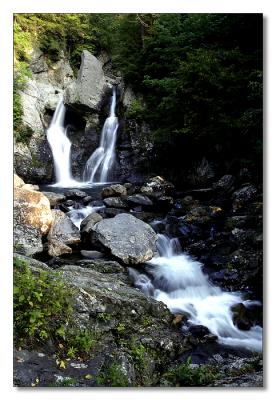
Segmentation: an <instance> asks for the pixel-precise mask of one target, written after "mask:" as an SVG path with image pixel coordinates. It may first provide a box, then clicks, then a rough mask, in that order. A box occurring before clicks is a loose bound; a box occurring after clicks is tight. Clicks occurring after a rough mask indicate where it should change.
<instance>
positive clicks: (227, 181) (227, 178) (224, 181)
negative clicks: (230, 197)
mask: <svg viewBox="0 0 276 400" xmlns="http://www.w3.org/2000/svg"><path fill="white" fill-rule="evenodd" d="M235 180H236V179H235V178H234V176H232V175H223V177H222V178H220V180H219V181H217V182H215V183H214V184H213V188H214V189H215V190H216V191H217V192H219V193H221V194H226V193H231V192H232V191H233V190H234V184H235Z"/></svg>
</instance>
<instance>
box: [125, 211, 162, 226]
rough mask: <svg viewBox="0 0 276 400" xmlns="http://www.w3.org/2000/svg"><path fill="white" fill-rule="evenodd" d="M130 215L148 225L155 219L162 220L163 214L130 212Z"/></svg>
mask: <svg viewBox="0 0 276 400" xmlns="http://www.w3.org/2000/svg"><path fill="white" fill-rule="evenodd" d="M131 215H134V217H136V218H138V219H141V220H142V221H144V222H148V223H149V222H152V221H154V220H155V219H156V218H162V216H163V214H160V213H158V212H152V211H131Z"/></svg>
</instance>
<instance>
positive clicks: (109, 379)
mask: <svg viewBox="0 0 276 400" xmlns="http://www.w3.org/2000/svg"><path fill="white" fill-rule="evenodd" d="M96 381H97V384H98V385H99V386H111V387H126V386H128V379H127V376H126V375H125V374H124V373H123V372H122V367H121V366H120V365H119V364H116V363H112V364H111V365H110V367H109V368H108V369H107V370H106V371H104V372H100V374H99V375H98V376H97V379H96Z"/></svg>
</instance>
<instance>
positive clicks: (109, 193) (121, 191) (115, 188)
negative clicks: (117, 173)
mask: <svg viewBox="0 0 276 400" xmlns="http://www.w3.org/2000/svg"><path fill="white" fill-rule="evenodd" d="M126 194H127V189H126V187H125V186H124V185H120V184H116V185H111V186H107V187H105V188H104V189H103V190H102V198H103V199H105V198H106V197H117V196H126Z"/></svg>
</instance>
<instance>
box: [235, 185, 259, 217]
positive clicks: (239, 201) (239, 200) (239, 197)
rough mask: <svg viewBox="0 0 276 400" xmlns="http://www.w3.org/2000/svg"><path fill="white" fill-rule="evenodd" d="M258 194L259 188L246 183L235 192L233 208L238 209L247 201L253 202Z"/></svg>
mask: <svg viewBox="0 0 276 400" xmlns="http://www.w3.org/2000/svg"><path fill="white" fill-rule="evenodd" d="M256 194H257V189H256V188H255V186H253V185H244V186H243V187H242V188H241V189H238V190H236V191H235V192H234V193H233V196H232V198H233V210H234V211H238V210H239V209H241V208H243V207H244V206H245V205H246V204H247V203H249V202H251V201H252V200H253V199H254V197H255V196H256Z"/></svg>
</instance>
